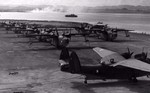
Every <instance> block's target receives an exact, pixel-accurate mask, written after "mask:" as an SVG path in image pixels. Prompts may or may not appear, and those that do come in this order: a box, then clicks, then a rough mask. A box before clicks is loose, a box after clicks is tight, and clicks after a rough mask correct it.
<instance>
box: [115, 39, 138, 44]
mask: <svg viewBox="0 0 150 93" xmlns="http://www.w3.org/2000/svg"><path fill="white" fill-rule="evenodd" d="M113 42H116V43H122V42H139V40H120V39H119V40H114V41H113Z"/></svg>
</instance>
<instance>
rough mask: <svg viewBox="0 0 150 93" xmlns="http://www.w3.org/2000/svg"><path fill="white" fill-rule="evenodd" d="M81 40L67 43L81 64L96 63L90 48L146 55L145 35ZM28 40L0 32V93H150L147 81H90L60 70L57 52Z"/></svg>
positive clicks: (79, 38)
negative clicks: (110, 39)
mask: <svg viewBox="0 0 150 93" xmlns="http://www.w3.org/2000/svg"><path fill="white" fill-rule="evenodd" d="M89 40H90V42H84V38H83V37H74V38H73V39H72V42H70V44H69V46H68V47H69V49H73V50H74V51H76V52H77V54H78V55H79V57H80V60H81V64H98V61H99V60H100V59H99V56H97V55H96V54H95V53H94V52H93V50H92V48H93V47H102V48H107V49H110V50H112V51H116V52H118V53H123V52H126V51H127V49H126V48H127V47H129V48H130V50H131V51H134V52H135V53H141V51H142V49H143V48H144V51H147V52H149V51H150V49H149V46H150V42H149V41H150V38H149V36H148V35H141V34H131V37H129V38H126V37H124V36H123V34H120V35H119V36H118V38H117V40H115V41H114V42H105V41H103V40H100V39H93V38H89ZM28 41H29V39H28V38H22V37H18V36H17V35H16V34H14V33H13V32H11V31H10V32H9V33H8V34H6V31H5V29H0V69H1V70H0V93H150V88H149V87H150V79H149V78H147V77H140V78H138V80H139V82H138V83H131V82H129V81H128V80H121V81H120V80H107V81H102V80H89V81H88V84H84V83H83V81H84V76H82V75H72V74H69V73H64V72H61V71H60V68H59V64H58V59H59V54H60V50H58V49H56V48H54V47H53V46H50V45H49V44H46V43H34V44H32V45H29V43H28Z"/></svg>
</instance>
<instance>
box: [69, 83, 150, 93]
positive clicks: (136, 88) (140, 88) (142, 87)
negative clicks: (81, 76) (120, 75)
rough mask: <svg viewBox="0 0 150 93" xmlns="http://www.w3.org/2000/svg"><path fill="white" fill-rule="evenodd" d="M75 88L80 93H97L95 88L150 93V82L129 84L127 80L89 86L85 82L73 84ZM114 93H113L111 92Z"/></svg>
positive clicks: (89, 84) (90, 84)
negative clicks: (126, 89) (122, 88)
mask: <svg viewBox="0 0 150 93" xmlns="http://www.w3.org/2000/svg"><path fill="white" fill-rule="evenodd" d="M71 83H72V84H73V86H72V87H71V88H73V89H77V90H79V91H80V93H84V92H85V91H87V93H96V92H95V91H94V90H93V88H106V89H107V87H108V88H110V87H112V89H113V88H117V87H125V88H128V89H129V90H128V91H131V92H136V93H149V92H150V89H149V87H150V81H147V80H139V81H138V83H133V82H129V81H127V80H124V81H114V82H109V81H106V82H98V83H88V84H87V85H86V84H84V83H83V82H71ZM99 93H100V92H99ZM111 93H113V92H111Z"/></svg>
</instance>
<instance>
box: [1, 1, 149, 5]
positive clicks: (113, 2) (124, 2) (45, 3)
mask: <svg viewBox="0 0 150 93" xmlns="http://www.w3.org/2000/svg"><path fill="white" fill-rule="evenodd" d="M0 4H1V5H69V6H105V5H144V6H150V0H0Z"/></svg>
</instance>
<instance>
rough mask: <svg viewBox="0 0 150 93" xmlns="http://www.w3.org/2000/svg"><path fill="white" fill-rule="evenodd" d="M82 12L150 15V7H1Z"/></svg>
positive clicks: (4, 8) (13, 10) (5, 10)
mask: <svg viewBox="0 0 150 93" xmlns="http://www.w3.org/2000/svg"><path fill="white" fill-rule="evenodd" d="M31 11H34V12H35V11H36V12H39V11H46V12H49V11H50V12H72V13H74V12H81V13H150V6H132V5H119V6H96V7H87V6H73V7H72V6H63V5H57V6H53V5H28V6H0V12H31Z"/></svg>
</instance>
